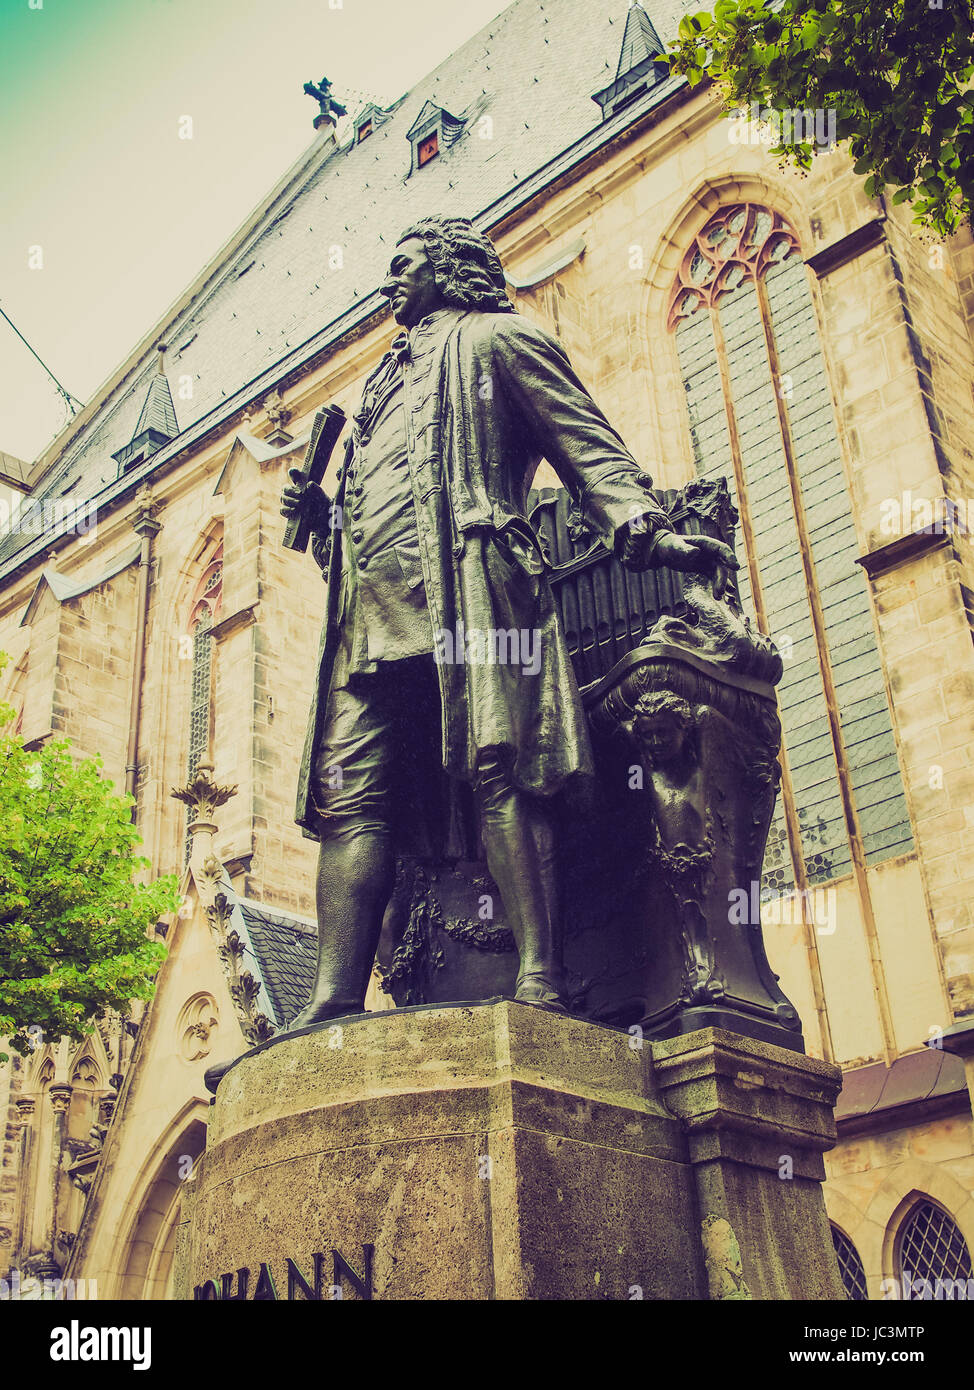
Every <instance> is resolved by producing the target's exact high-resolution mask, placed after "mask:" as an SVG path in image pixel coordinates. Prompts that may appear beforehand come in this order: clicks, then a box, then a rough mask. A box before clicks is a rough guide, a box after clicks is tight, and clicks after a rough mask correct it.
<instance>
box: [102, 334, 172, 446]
mask: <svg viewBox="0 0 974 1390" xmlns="http://www.w3.org/2000/svg"><path fill="white" fill-rule="evenodd" d="M157 350H158V353H159V357H158V359H157V363H156V371H155V373H154V374H153V375H152V377H151V378H150V379H149V389H148V391H147V392H146V397H145V401H144V402H143V404H142V410H141V413H140V414H139V419H138V423H137V424H136V426H135V431H134V433H133V435H132V438H131V439H130V440H129V442H128V444H124V445H123V446H122V448H121V449H117V450H116V451H115V453H114V454H112V458H113V459H114V460H115V462H116V463H117V464H118V465H119V468H120V470H121V472H123V473H124V472H126V471H127V470H128V469H129V468H134V467H135V465H136V464H137V463H142V462H143V460H144V459H147V458H149V457H150V455H152V454H154V453H155V452H156V450H157V449H161V448H162V446H163V444H168V443H169V441H170V440H171V439H175V438H176V435H177V434H178V433H179V424H178V422H177V420H176V407H175V406H174V405H173V400H172V392H171V391H170V389H169V378H168V377H167V376H166V362H165V353H166V344H165V343H159V344H158V345H157Z"/></svg>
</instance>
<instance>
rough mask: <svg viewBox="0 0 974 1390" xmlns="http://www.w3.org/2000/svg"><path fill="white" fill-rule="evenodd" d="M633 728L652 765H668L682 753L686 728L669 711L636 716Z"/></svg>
mask: <svg viewBox="0 0 974 1390" xmlns="http://www.w3.org/2000/svg"><path fill="white" fill-rule="evenodd" d="M633 728H634V731H635V734H636V737H637V738H638V739H639V742H640V743H641V744H642V746H643V749H644V750H645V752H646V754H647V755H648V757H649V758H650V760H651V761H652V762H654V763H669V762H672V761H673V759H674V758H678V757H679V756H680V754H681V753H682V752H683V745H684V743H686V739H687V728H686V725H685V724H684V723H683V721H682V720H681V719H678V718H677V716H676V715H675V714H673V713H672V711H670V710H659V711H658V712H657V713H655V714H637V715H636V718H635V721H634V724H633Z"/></svg>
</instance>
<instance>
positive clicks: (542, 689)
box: [281, 217, 736, 1030]
mask: <svg viewBox="0 0 974 1390" xmlns="http://www.w3.org/2000/svg"><path fill="white" fill-rule="evenodd" d="M382 293H383V294H384V295H386V296H387V297H388V299H389V300H390V301H391V304H392V310H393V315H394V317H395V319H396V322H397V323H398V324H399V325H400V326H401V328H402V329H403V330H405V331H404V332H402V333H400V335H399V336H398V337H397V338H396V339H395V341H394V342H393V344H392V347H391V349H390V351H389V352H387V353H386V355H385V356H384V357H383V359H382V361H381V362H380V363H379V365H378V367H377V368H376V369H375V371H374V372H373V373H372V375H371V376H370V377H369V378H368V380H367V382H366V384H365V389H364V391H363V395H362V402H361V406H360V408H359V410H358V411H357V412H356V413H355V415H354V417H353V425H352V432H351V437H350V439H349V440H348V443H347V445H346V451H345V462H344V465H343V467H342V469H341V471H340V473H339V481H338V489H337V492H336V496H335V498H334V508H333V506H332V503H331V502H330V501H329V499H328V498H327V497H326V495H325V493H324V492H323V491H322V489H321V488H320V487H319V486H318V485H317V484H315V483H311V482H308V481H307V479H306V478H305V477H304V475H303V474H301V473H300V472H299V471H298V470H292V471H291V474H290V478H291V484H290V485H289V486H286V487H285V488H284V492H283V497H282V508H281V510H282V512H283V514H284V515H285V516H286V517H288V518H289V519H293V518H295V517H296V516H300V517H301V518H302V519H304V520H306V521H308V522H309V523H310V526H311V530H312V553H313V554H314V556H315V559H316V560H317V562H318V563H319V565H320V566H321V567H322V569H323V570H324V571H325V576H326V578H327V580H328V590H327V599H326V616H325V623H324V628H323V632H322V640H321V648H320V668H319V680H318V686H317V690H316V691H315V694H314V697H313V700H312V708H311V717H310V722H309V728H308V736H307V742H306V745H305V752H304V760H303V765H302V769H301V776H300V782H299V788H298V804H297V820H298V823H299V824H300V825H301V826H302V827H304V829H305V832H306V833H307V834H309V835H311V836H313V837H315V838H317V839H319V840H320V843H321V850H320V859H319V868H318V882H317V913H318V964H317V974H316V978H315V981H314V985H313V988H312V993H311V998H310V1001H309V1003H308V1005H307V1007H306V1008H305V1009H304V1010H303V1012H302V1013H301V1014H299V1015H298V1017H297V1018H295V1019H294V1021H293V1022H292V1024H291V1029H292V1030H293V1029H297V1028H302V1027H307V1026H309V1025H312V1024H315V1023H319V1022H323V1021H325V1020H327V1019H330V1018H336V1017H339V1016H341V1015H344V1014H350V1013H357V1012H361V1010H362V1009H363V1007H364V999H365V992H366V988H367V985H368V981H369V976H370V973H371V969H372V964H373V961H374V958H375V953H376V948H377V945H378V940H379V935H380V931H381V926H382V919H383V915H384V912H385V909H386V907H387V905H388V903H389V900H390V897H391V894H392V890H393V886H394V880H395V860H396V854H397V853H400V852H405V853H414V854H415V853H423V852H426V851H427V850H429V848H430V847H431V846H432V845H434V844H435V845H437V846H439V847H441V848H442V847H443V846H446V847H449V846H451V845H454V846H459V845H461V844H463V843H466V844H468V845H469V844H470V843H471V841H470V839H469V833H470V832H469V815H468V816H467V819H466V826H467V830H466V833H467V835H468V838H467V839H466V840H465V841H464V839H463V832H464V824H463V822H464V816H463V809H464V802H466V804H467V806H468V807H469V806H470V804H471V802H472V805H473V807H475V810H476V813H477V814H478V815H479V829H480V835H481V837H482V840H483V845H484V849H485V851H486V856H487V864H488V868H489V869H490V872H491V875H492V876H493V878H494V880H495V882H496V884H497V886H498V888H499V889H500V892H501V894H502V897H503V901H504V907H505V910H506V914H507V920H508V923H509V925H510V927H511V929H512V931H513V934H514V938H515V941H516V943H517V948H518V951H519V955H520V961H519V973H518V979H517V987H516V996H515V997H516V998H517V999H519V1000H521V1001H523V1002H525V1003H529V1004H536V1005H540V1006H543V1007H547V1008H551V1009H563V1008H564V1002H563V983H562V966H561V949H560V939H559V912H558V883H557V881H556V878H557V875H556V867H555V866H556V860H555V850H554V843H553V840H554V834H553V826H552V823H551V816H550V807H551V798H552V797H553V796H554V795H555V794H556V793H557V792H558V791H559V790H560V789H561V788H562V787H563V786H564V785H565V783H566V782H567V781H568V780H569V779H571V778H573V777H575V776H576V775H578V774H584V773H586V772H591V771H592V754H591V750H590V746H589V738H588V731H587V728H586V723H585V716H584V714H583V711H582V707H581V701H580V698H579V695H578V690H577V686H576V683H575V677H574V673H573V671H572V667H571V663H570V660H569V655H568V650H567V647H566V644H565V639H564V636H563V634H562V632H561V629H560V626H559V620H558V616H557V611H556V608H555V603H554V599H553V596H552V593H551V589H550V587H549V585H548V582H547V579H546V577H545V562H544V557H543V555H542V552H541V549H540V547H539V543H538V539H537V537H536V535H535V534H534V532H533V530H532V528H531V526H530V524H529V522H528V520H527V518H526V515H525V508H526V500H527V494H528V491H529V488H530V486H531V483H532V479H533V476H534V473H535V470H536V468H537V465H538V462H539V460H540V459H541V458H545V459H547V460H548V461H549V463H550V464H551V465H552V466H553V468H554V469H555V471H556V473H557V474H558V476H559V478H560V479H561V481H562V482H563V483H564V485H565V487H566V488H567V489H568V490H569V492H570V493H571V494H572V495H573V497H574V499H575V502H576V504H577V505H578V507H579V508H580V510H581V512H582V514H583V515H584V516H585V517H586V519H587V520H588V521H589V522H590V523H591V524H592V526H593V527H594V529H595V530H596V531H597V532H598V533H599V534H600V535H601V536H602V537H603V539H604V540H605V541H606V543H607V544H609V545H610V546H612V547H614V549H615V553H616V554H617V555H618V556H619V557H620V558H621V560H622V561H623V563H624V564H626V565H629V566H631V567H632V568H634V569H643V568H646V567H647V566H649V565H663V564H665V565H669V566H671V567H673V568H675V569H682V570H693V571H697V572H700V573H704V574H715V573H716V572H717V571H719V570H722V569H723V567H725V566H733V567H736V561H735V559H734V556H733V554H732V552H731V551H730V550H729V548H728V547H726V546H724V545H722V544H721V543H720V542H718V541H716V540H713V539H711V538H708V537H703V536H701V537H694V538H692V539H687V538H681V537H679V536H677V535H675V534H674V532H673V530H672V528H671V527H670V525H669V523H668V521H667V519H666V517H665V515H664V513H663V512H662V511H661V510H660V508H659V507H658V506H657V504H656V503H655V501H654V499H653V498H652V497H651V496H650V495H649V493H648V491H647V489H648V487H649V485H650V482H651V480H650V478H649V477H648V476H647V475H646V474H645V473H644V472H642V470H641V469H640V468H639V466H638V465H637V464H636V462H635V460H634V459H633V458H632V456H631V455H630V454H629V453H628V451H627V450H626V448H625V445H624V444H623V443H622V440H621V439H620V438H619V436H618V435H617V434H616V432H615V431H614V430H613V428H612V426H611V425H610V424H609V423H608V421H607V420H606V419H605V417H604V416H603V415H602V413H601V411H600V410H599V409H598V407H597V406H596V404H595V403H594V401H593V400H592V398H591V397H590V396H589V394H588V392H587V391H586V390H585V388H584V387H583V386H582V384H581V383H580V381H579V380H578V378H577V377H576V375H575V373H574V371H573V369H572V366H571V364H570V362H569V360H568V358H567V357H566V355H565V353H564V351H563V350H562V348H561V347H560V345H559V344H558V343H557V341H555V339H553V338H552V337H551V336H550V335H549V334H548V333H546V332H544V331H543V330H542V329H541V328H538V327H535V326H534V325H533V324H532V323H529V322H528V321H527V320H526V319H524V318H522V317H521V315H520V314H517V313H515V312H514V310H513V308H512V306H511V304H510V302H509V301H508V299H507V296H506V294H505V289H504V274H503V270H502V269H501V263H500V259H499V257H498V255H497V252H496V251H495V249H494V247H493V245H492V243H491V242H490V241H489V240H488V238H487V237H485V236H484V235H482V234H481V233H480V232H479V231H477V230H476V229H475V228H474V226H473V225H472V224H471V223H470V222H469V221H467V220H466V219H464V218H458V217H428V218H425V219H423V220H422V221H421V222H418V223H416V224H415V225H414V226H412V227H409V228H408V229H407V230H406V231H405V232H403V234H402V236H401V237H400V238H399V241H398V243H397V245H396V247H395V251H394V254H393V256H392V259H391V261H390V265H389V273H388V275H387V277H386V279H385V281H384V283H383V285H382ZM336 516H338V517H340V518H341V528H340V529H332V527H331V521H332V520H333V519H334V518H335V517H336ZM725 573H726V571H725ZM471 633H476V634H478V635H479V636H480V641H479V642H478V643H477V644H473V643H471V642H470V641H469V640H465V638H464V634H467V635H468V637H469V635H470V634H471ZM495 634H502V635H503V636H504V638H505V640H506V641H507V647H506V649H505V647H504V646H503V645H502V644H501V643H499V642H497V641H496V640H494V635H495ZM518 639H523V640H524V641H525V642H529V643H530V646H531V651H532V659H531V662H530V664H529V665H528V664H525V663H523V662H521V663H520V664H519V663H518V661H517V659H516V657H517V653H516V652H514V657H515V659H513V660H512V659H510V656H511V651H512V649H511V646H510V642H511V641H512V640H514V641H516V640H518ZM505 650H506V654H507V656H508V659H506V660H505V659H504V656H503V655H502V653H504V652H505ZM464 786H466V787H467V788H472V792H473V796H472V798H471V795H470V791H469V790H467V791H465V792H464V791H463V790H462V788H463V787H464ZM455 853H456V854H457V856H459V855H460V850H459V849H458V850H456V851H455Z"/></svg>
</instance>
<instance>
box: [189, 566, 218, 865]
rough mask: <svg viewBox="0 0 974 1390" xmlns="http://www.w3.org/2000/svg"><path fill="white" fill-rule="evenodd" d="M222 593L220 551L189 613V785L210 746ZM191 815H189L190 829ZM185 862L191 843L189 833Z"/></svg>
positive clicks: (199, 585) (207, 570) (209, 567)
mask: <svg viewBox="0 0 974 1390" xmlns="http://www.w3.org/2000/svg"><path fill="white" fill-rule="evenodd" d="M222 593H223V548H222V546H220V547H218V548H217V551H216V553H215V554H214V555H213V556H212V558H211V559H210V561H209V563H208V564H207V565H206V567H205V569H204V571H203V574H202V577H201V579H200V582H199V583H198V584H197V586H196V595H195V598H194V601H193V604H192V607H191V610H190V621H189V633H188V636H189V642H188V643H187V644H186V645H187V646H188V648H189V650H188V653H187V654H188V655H189V656H190V658H191V660H192V670H191V673H190V701H189V750H188V756H187V772H188V774H189V775H188V778H187V780H188V781H192V779H193V776H194V774H195V773H196V770H197V768H198V767H199V765H200V763H201V762H202V760H203V756H204V754H205V753H206V750H207V747H208V746H209V742H210V720H211V703H212V699H213V670H212V666H213V636H212V631H211V630H212V627H213V624H214V622H215V620H216V615H217V612H218V611H219V607H220V599H221V596H222ZM190 815H191V812H189V811H187V827H188V825H189V817H190ZM185 846H186V858H187V859H188V858H189V855H190V850H191V848H192V841H191V838H190V835H189V833H188V831H187V834H186V837H185Z"/></svg>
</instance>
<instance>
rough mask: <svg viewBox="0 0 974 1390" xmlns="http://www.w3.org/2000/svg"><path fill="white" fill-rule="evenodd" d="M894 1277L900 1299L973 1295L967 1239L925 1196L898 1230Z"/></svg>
mask: <svg viewBox="0 0 974 1390" xmlns="http://www.w3.org/2000/svg"><path fill="white" fill-rule="evenodd" d="M896 1276H897V1278H898V1279H899V1281H900V1289H901V1293H900V1297H901V1298H906V1299H911V1300H912V1299H923V1298H938V1299H939V1298H962V1299H969V1298H971V1297H972V1295H974V1270H972V1268H971V1252H970V1251H969V1250H968V1248H967V1242H966V1241H965V1240H964V1237H963V1236H962V1235H961V1233H960V1230H959V1229H958V1226H957V1223H956V1222H955V1221H954V1219H953V1217H951V1216H949V1215H948V1214H947V1212H945V1211H944V1209H943V1207H939V1206H937V1204H936V1203H935V1202H931V1201H930V1200H929V1199H928V1198H923V1199H921V1200H920V1201H919V1202H917V1204H916V1206H915V1207H913V1209H912V1210H911V1211H910V1214H909V1215H908V1216H907V1218H906V1220H905V1221H904V1222H903V1225H902V1227H901V1229H900V1233H899V1238H898V1240H897V1260H896ZM921 1281H923V1282H921Z"/></svg>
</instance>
